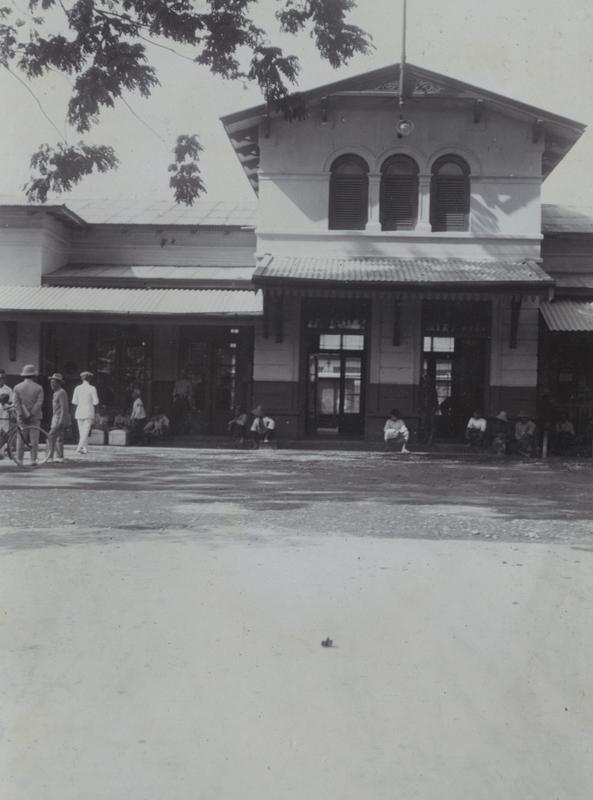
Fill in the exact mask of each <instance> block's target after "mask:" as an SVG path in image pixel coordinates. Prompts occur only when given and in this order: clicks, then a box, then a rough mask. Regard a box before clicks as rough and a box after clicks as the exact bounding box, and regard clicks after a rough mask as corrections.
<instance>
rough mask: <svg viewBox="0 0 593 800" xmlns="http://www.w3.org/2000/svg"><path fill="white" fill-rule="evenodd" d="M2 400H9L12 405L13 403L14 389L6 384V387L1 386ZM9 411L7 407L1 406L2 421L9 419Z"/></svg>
mask: <svg viewBox="0 0 593 800" xmlns="http://www.w3.org/2000/svg"><path fill="white" fill-rule="evenodd" d="M0 400H8V404H9V405H10V404H11V403H12V401H13V397H12V389H11V388H10V386H7V385H6V384H4V386H0ZM8 418H9V416H8V409H7V408H6V406H3V405H1V404H0V419H8Z"/></svg>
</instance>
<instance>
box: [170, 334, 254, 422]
mask: <svg viewBox="0 0 593 800" xmlns="http://www.w3.org/2000/svg"><path fill="white" fill-rule="evenodd" d="M180 333H181V335H180V350H179V369H178V378H177V380H176V381H175V383H174V384H173V387H172V392H171V394H172V397H173V400H174V411H173V413H174V415H176V417H177V418H179V424H178V428H179V432H180V433H188V434H191V433H197V434H216V435H222V434H224V433H226V432H227V429H228V423H229V421H230V419H231V418H232V416H233V412H234V410H235V409H239V408H241V409H244V410H249V409H250V408H251V402H252V398H251V391H252V386H251V377H252V369H253V364H252V361H253V356H252V353H253V331H252V329H251V328H227V327H222V326H221V327H214V326H212V327H206V326H200V327H184V328H181V331H180Z"/></svg>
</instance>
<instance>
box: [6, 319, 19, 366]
mask: <svg viewBox="0 0 593 800" xmlns="http://www.w3.org/2000/svg"><path fill="white" fill-rule="evenodd" d="M6 335H7V338H8V359H9V361H16V346H17V323H16V322H7V323H6Z"/></svg>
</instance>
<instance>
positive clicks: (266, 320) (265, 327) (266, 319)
mask: <svg viewBox="0 0 593 800" xmlns="http://www.w3.org/2000/svg"><path fill="white" fill-rule="evenodd" d="M270 302H271V301H270V295H269V292H264V313H263V320H262V333H263V336H264V339H269V338H270Z"/></svg>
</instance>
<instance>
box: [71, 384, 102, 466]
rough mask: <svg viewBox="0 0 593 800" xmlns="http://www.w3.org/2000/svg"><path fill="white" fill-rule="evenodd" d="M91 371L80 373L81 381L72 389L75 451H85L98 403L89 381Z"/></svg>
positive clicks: (95, 392)
mask: <svg viewBox="0 0 593 800" xmlns="http://www.w3.org/2000/svg"><path fill="white" fill-rule="evenodd" d="M92 377H93V373H92V372H89V371H88V370H85V371H84V372H81V373H80V380H81V383H80V384H79V385H78V386H77V387H76V388H75V389H74V394H73V395H72V405H74V406H76V412H75V414H74V416H75V417H76V422H77V424H78V432H79V440H78V447H77V448H76V452H77V453H86V452H88V451H87V445H88V442H89V435H90V432H91V427H92V425H93V422H94V421H95V412H96V409H97V406H98V405H99V397H98V395H97V390H96V389H95V387H94V386H93V385H92V384H91V383H90V382H89V378H92Z"/></svg>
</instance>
